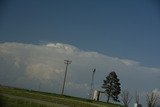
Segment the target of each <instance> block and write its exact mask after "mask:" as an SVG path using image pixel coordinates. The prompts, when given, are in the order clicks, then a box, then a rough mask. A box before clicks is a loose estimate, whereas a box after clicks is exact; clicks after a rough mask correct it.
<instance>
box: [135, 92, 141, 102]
mask: <svg viewBox="0 0 160 107" xmlns="http://www.w3.org/2000/svg"><path fill="white" fill-rule="evenodd" d="M139 99H140V95H139V93H138V92H137V91H136V92H135V102H136V103H137V104H139Z"/></svg>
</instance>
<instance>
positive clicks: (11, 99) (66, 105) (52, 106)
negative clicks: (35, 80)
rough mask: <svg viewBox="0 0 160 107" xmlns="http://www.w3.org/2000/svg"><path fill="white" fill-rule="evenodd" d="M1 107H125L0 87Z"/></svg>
mask: <svg viewBox="0 0 160 107" xmlns="http://www.w3.org/2000/svg"><path fill="white" fill-rule="evenodd" d="M0 107H123V106H121V105H116V104H111V103H105V102H99V101H98V102H97V101H93V100H88V99H83V98H78V97H72V96H66V95H63V96H62V95H59V94H55V93H46V92H39V91H34V90H26V89H20V88H14V87H7V86H0Z"/></svg>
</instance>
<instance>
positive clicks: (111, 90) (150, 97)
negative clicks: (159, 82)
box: [102, 71, 160, 107]
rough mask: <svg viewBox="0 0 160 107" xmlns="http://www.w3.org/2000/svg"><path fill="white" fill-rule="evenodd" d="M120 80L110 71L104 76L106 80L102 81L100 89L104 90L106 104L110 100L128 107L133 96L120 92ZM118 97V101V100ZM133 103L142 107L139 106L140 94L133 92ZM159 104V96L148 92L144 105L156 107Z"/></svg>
mask: <svg viewBox="0 0 160 107" xmlns="http://www.w3.org/2000/svg"><path fill="white" fill-rule="evenodd" d="M120 85H121V84H120V80H119V78H118V76H117V74H116V73H115V72H114V71H112V72H110V73H109V74H108V76H106V79H105V80H103V85H102V88H103V89H105V91H104V93H105V94H106V95H107V103H108V102H109V101H110V99H111V98H112V100H113V101H115V102H122V103H123V105H124V107H128V106H129V103H130V102H131V100H132V99H133V96H132V95H131V94H130V93H129V91H128V90H123V91H121V87H120ZM119 97H120V100H119ZM134 97H135V102H136V104H137V107H142V105H140V102H139V101H140V94H139V93H138V92H135V96H134ZM159 102H160V95H159V94H158V93H156V92H153V91H152V92H150V93H147V94H146V103H147V106H148V107H156V104H158V103H159Z"/></svg>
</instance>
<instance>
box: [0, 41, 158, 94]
mask: <svg viewBox="0 0 160 107" xmlns="http://www.w3.org/2000/svg"><path fill="white" fill-rule="evenodd" d="M66 59H69V60H72V63H71V64H70V65H69V68H68V74H67V83H66V88H65V92H66V94H69V95H76V96H81V97H86V95H87V93H88V91H89V87H90V82H91V74H92V70H93V69H94V68H96V74H95V88H96V89H99V90H102V89H101V85H102V82H103V79H105V77H106V76H107V75H108V73H109V72H111V71H112V70H114V71H116V73H117V75H118V77H119V78H120V82H121V84H122V88H124V89H129V90H131V91H135V90H137V91H139V92H140V91H148V90H152V89H154V88H155V87H156V88H160V86H159V80H160V78H159V77H160V69H159V68H150V67H144V66H141V65H140V63H139V62H136V61H133V60H129V59H120V58H116V57H110V56H107V55H103V54H100V53H97V52H87V51H83V50H80V49H78V48H76V47H74V46H72V45H68V44H62V43H48V44H46V45H44V44H41V45H33V44H23V43H13V42H12V43H10V42H8V43H1V44H0V68H1V70H0V81H1V83H2V84H5V85H13V86H18V87H24V88H31V89H38V86H39V85H40V84H41V90H44V91H50V92H57V93H60V92H61V88H62V83H63V77H64V71H65V66H66V65H65V64H64V60H66Z"/></svg>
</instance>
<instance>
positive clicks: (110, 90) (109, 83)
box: [102, 71, 121, 103]
mask: <svg viewBox="0 0 160 107" xmlns="http://www.w3.org/2000/svg"><path fill="white" fill-rule="evenodd" d="M120 85H121V84H120V83H119V79H118V77H117V74H116V73H115V72H114V71H112V72H111V73H109V75H108V76H107V77H106V79H105V80H103V85H102V88H104V89H105V94H107V96H108V99H107V103H108V102H109V100H110V98H113V100H114V101H117V102H119V100H118V95H119V94H120V93H121V87H120Z"/></svg>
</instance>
